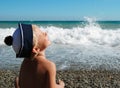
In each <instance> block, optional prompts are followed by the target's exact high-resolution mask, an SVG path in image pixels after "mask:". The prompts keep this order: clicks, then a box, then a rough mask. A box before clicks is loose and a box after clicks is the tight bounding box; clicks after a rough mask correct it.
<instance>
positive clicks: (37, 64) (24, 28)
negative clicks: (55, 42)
mask: <svg viewBox="0 0 120 88" xmlns="http://www.w3.org/2000/svg"><path fill="white" fill-rule="evenodd" d="M4 41H5V43H6V44H7V45H12V46H13V49H14V51H15V52H16V57H19V58H20V57H23V58H24V60H23V62H22V65H21V69H20V74H19V78H18V77H17V78H16V82H15V87H16V88H64V86H65V84H64V82H63V81H61V80H59V84H56V66H55V64H54V63H53V62H51V61H49V60H48V59H46V57H45V49H46V48H47V47H48V46H49V45H50V43H51V42H50V41H49V39H48V36H47V33H46V32H42V31H41V30H40V29H39V27H37V26H35V25H30V24H29V25H28V24H19V27H18V29H16V31H15V32H14V34H13V36H8V37H6V38H5V40H4Z"/></svg>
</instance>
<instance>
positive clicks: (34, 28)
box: [32, 25, 39, 47]
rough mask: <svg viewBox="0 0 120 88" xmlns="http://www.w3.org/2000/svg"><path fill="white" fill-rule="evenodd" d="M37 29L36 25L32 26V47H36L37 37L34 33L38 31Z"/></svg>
mask: <svg viewBox="0 0 120 88" xmlns="http://www.w3.org/2000/svg"><path fill="white" fill-rule="evenodd" d="M38 28H39V27H38V26H36V25H32V30H33V47H34V46H37V44H38V35H37V32H36V29H38Z"/></svg>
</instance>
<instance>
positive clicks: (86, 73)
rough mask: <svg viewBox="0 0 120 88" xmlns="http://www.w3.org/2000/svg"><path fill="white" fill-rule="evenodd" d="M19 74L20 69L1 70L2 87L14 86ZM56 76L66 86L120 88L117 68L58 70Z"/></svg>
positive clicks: (67, 87) (70, 87) (11, 87)
mask: <svg viewBox="0 0 120 88" xmlns="http://www.w3.org/2000/svg"><path fill="white" fill-rule="evenodd" d="M18 74H19V71H18V70H9V69H8V70H0V88H14V79H15V77H16V76H18ZM56 78H57V80H58V79H61V80H63V81H64V82H65V88H120V71H117V70H116V71H114V70H84V69H82V70H58V71H57V74H56ZM57 80H56V81H57ZM6 84H7V85H6Z"/></svg>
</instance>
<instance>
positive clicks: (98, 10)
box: [0, 0, 120, 21]
mask: <svg viewBox="0 0 120 88" xmlns="http://www.w3.org/2000/svg"><path fill="white" fill-rule="evenodd" d="M84 17H90V18H95V19H97V20H120V0H0V21H4V20H5V21H9V20H10V21H11V20H17V21H18V20H28V21H41V20H47V21H48V20H83V19H84Z"/></svg>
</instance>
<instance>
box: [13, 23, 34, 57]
mask: <svg viewBox="0 0 120 88" xmlns="http://www.w3.org/2000/svg"><path fill="white" fill-rule="evenodd" d="M12 38H13V40H12V47H13V49H14V51H15V53H16V57H18V58H19V57H30V55H31V52H32V48H33V31H32V25H31V24H21V23H20V24H18V28H17V29H16V30H15V32H14V33H13V36H12Z"/></svg>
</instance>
